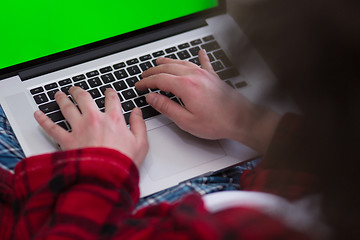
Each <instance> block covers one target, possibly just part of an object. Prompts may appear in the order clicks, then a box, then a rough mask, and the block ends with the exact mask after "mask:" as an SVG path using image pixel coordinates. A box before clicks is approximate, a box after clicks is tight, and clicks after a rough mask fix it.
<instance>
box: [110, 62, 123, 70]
mask: <svg viewBox="0 0 360 240" xmlns="http://www.w3.org/2000/svg"><path fill="white" fill-rule="evenodd" d="M124 67H126V65H125V63H124V62H121V63H117V64H115V65H113V68H114V69H120V68H124Z"/></svg>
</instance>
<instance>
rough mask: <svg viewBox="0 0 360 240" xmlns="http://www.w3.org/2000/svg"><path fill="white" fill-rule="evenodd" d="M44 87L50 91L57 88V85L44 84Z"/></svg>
mask: <svg viewBox="0 0 360 240" xmlns="http://www.w3.org/2000/svg"><path fill="white" fill-rule="evenodd" d="M44 87H45V89H46V90H51V89H54V88H57V87H58V85H57V83H55V82H54V83H49V84H46V85H45V86H44Z"/></svg>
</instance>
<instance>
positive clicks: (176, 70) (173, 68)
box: [142, 59, 197, 78]
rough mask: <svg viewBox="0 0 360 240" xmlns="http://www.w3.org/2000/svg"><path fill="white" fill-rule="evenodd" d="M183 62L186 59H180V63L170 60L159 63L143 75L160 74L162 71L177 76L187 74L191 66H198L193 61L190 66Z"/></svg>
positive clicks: (144, 76)
mask: <svg viewBox="0 0 360 240" xmlns="http://www.w3.org/2000/svg"><path fill="white" fill-rule="evenodd" d="M169 60H173V59H169ZM174 61H175V60H174ZM183 62H184V61H180V63H176V62H169V63H167V64H162V65H159V66H156V67H152V68H149V69H148V70H146V71H145V72H143V74H142V77H143V78H146V77H149V76H151V75H156V74H160V73H167V74H171V75H176V76H184V75H187V73H188V71H189V67H191V68H193V67H197V65H195V64H193V63H191V65H190V66H188V65H185V64H183Z"/></svg>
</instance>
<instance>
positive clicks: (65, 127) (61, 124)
mask: <svg viewBox="0 0 360 240" xmlns="http://www.w3.org/2000/svg"><path fill="white" fill-rule="evenodd" d="M56 124H57V125H59V126H60V127H62V128H63V129H65V130H66V131H69V130H70V128H69V127H68V125H67V124H66V122H65V121H62V122H58V123H56Z"/></svg>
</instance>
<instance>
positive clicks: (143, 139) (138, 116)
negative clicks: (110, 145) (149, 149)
mask: <svg viewBox="0 0 360 240" xmlns="http://www.w3.org/2000/svg"><path fill="white" fill-rule="evenodd" d="M129 123H130V130H131V132H132V133H133V134H134V136H135V137H136V139H137V140H138V141H140V143H141V144H145V143H147V133H146V124H145V121H144V119H143V116H142V112H141V110H140V108H134V109H133V110H132V112H131V114H130V119H129Z"/></svg>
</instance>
